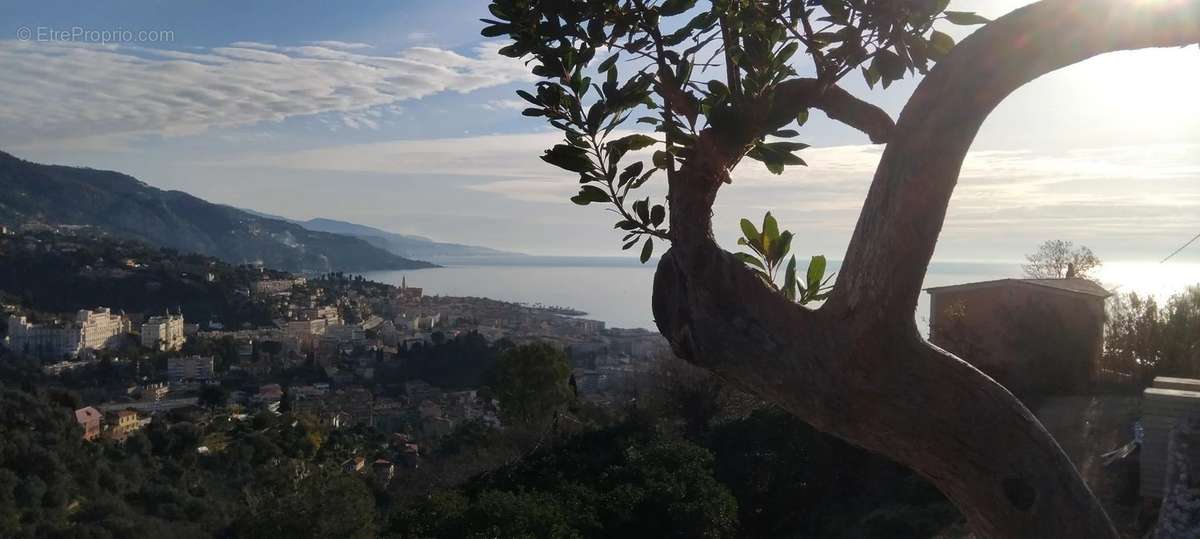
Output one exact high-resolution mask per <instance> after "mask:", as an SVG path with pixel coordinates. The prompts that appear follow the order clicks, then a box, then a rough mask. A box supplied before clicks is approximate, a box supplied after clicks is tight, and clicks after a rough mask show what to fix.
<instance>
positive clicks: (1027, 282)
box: [925, 277, 1112, 298]
mask: <svg viewBox="0 0 1200 539" xmlns="http://www.w3.org/2000/svg"><path fill="white" fill-rule="evenodd" d="M1011 285H1017V286H1040V287H1045V288H1051V289H1055V290H1060V291H1064V292H1071V293H1075V294H1082V295H1085V296H1095V297H1101V298H1107V297H1108V296H1111V295H1112V293H1111V292H1109V291H1108V290H1106V289H1105V288H1104V287H1103V286H1100V285H1099V284H1097V283H1096V281H1093V280H1091V279H1080V278H1078V277H1075V278H1069V279H996V280H994V281H979V282H975V283H963V284H956V285H949V286H935V287H930V288H926V289H925V291H926V292H928V293H930V294H937V293H939V292H958V291H962V290H971V289H976V288H991V287H997V286H1011Z"/></svg>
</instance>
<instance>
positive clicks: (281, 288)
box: [250, 277, 307, 296]
mask: <svg viewBox="0 0 1200 539" xmlns="http://www.w3.org/2000/svg"><path fill="white" fill-rule="evenodd" d="M306 282H307V281H306V280H305V279H304V278H303V277H296V278H293V279H262V280H258V281H254V282H253V283H250V292H251V293H253V294H254V295H255V296H276V295H279V294H286V293H289V292H291V291H292V287H293V286H297V285H303V284H304V283H306Z"/></svg>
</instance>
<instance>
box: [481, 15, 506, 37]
mask: <svg viewBox="0 0 1200 539" xmlns="http://www.w3.org/2000/svg"><path fill="white" fill-rule="evenodd" d="M479 20H481V21H483V22H487V23H494V22H496V21H489V20H487V19H479ZM509 32H512V25H511V24H493V25H491V26H485V27H484V28H483V30H480V31H479V33H480V34H483V36H484V37H500V36H502V35H506V34H508V33H509Z"/></svg>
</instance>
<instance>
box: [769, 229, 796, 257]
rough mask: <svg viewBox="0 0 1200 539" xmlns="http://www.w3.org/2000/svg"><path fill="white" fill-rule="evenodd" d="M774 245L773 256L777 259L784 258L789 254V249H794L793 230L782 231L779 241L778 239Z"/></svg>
mask: <svg viewBox="0 0 1200 539" xmlns="http://www.w3.org/2000/svg"><path fill="white" fill-rule="evenodd" d="M773 247H774V249H773V250H774V252H773V253H771V258H773V259H775V260H783V257H785V256H787V254H788V251H790V250H791V249H792V233H791V231H788V230H784V231H783V232H780V233H779V241H776V242H775V245H774V246H773Z"/></svg>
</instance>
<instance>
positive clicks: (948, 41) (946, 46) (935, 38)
mask: <svg viewBox="0 0 1200 539" xmlns="http://www.w3.org/2000/svg"><path fill="white" fill-rule="evenodd" d="M929 44H930V45H931V46H932V47H933V49H934V50H935V51H938V52H939V53H941V54H943V55H945V54H946V53H948V52H950V49H953V48H954V38H952V37H950V36H949V35H947V34H944V33H942V32H939V31H937V30H934V31H933V33H931V34H930V35H929Z"/></svg>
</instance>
